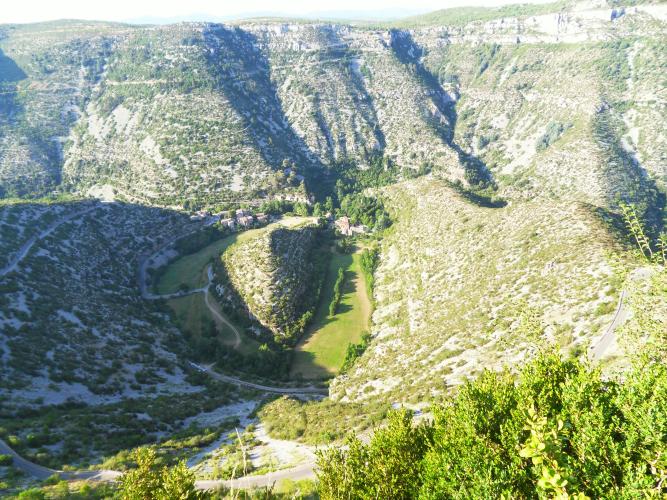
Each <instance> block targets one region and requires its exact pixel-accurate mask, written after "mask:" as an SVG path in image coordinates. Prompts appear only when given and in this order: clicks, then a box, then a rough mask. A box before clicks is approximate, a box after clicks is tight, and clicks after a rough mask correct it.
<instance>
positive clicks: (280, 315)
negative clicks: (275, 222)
mask: <svg viewBox="0 0 667 500" xmlns="http://www.w3.org/2000/svg"><path fill="white" fill-rule="evenodd" d="M318 232H320V229H318V228H317V227H305V228H301V229H286V228H276V229H273V230H270V231H266V232H263V233H262V234H260V235H259V236H258V237H256V238H254V239H251V240H248V241H244V242H240V243H239V244H236V245H233V246H232V247H230V248H229V249H228V250H227V251H226V252H225V253H224V254H223V261H224V264H225V269H226V271H227V274H228V276H229V283H230V284H231V285H232V286H233V287H234V288H235V289H236V291H237V292H238V293H239V294H240V295H241V297H242V299H243V302H244V303H245V305H246V307H247V308H248V310H249V311H250V313H251V314H252V315H253V316H254V317H256V318H257V320H258V321H259V322H260V323H261V324H262V325H264V326H265V327H266V328H268V329H269V330H271V332H273V334H274V336H275V337H276V339H278V340H280V341H281V342H284V343H290V342H293V341H294V340H295V339H297V338H298V337H299V336H300V335H301V334H302V333H303V331H304V329H305V327H306V326H307V325H308V323H309V322H310V320H311V319H312V316H313V311H314V308H315V306H316V305H317V302H318V300H319V296H320V288H321V284H322V279H323V276H324V274H325V269H326V265H327V258H328V256H329V250H328V249H327V248H326V247H323V246H322V242H321V241H318V238H317V235H318Z"/></svg>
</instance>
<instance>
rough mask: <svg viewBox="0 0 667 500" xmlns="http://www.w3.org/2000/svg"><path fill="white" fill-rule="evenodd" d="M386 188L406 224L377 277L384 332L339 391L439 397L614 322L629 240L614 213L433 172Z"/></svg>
mask: <svg viewBox="0 0 667 500" xmlns="http://www.w3.org/2000/svg"><path fill="white" fill-rule="evenodd" d="M386 198H387V201H388V202H389V204H390V208H391V209H392V212H393V213H394V214H396V222H395V224H394V226H392V229H391V234H390V235H389V236H388V237H386V238H385V240H384V242H383V246H382V252H381V264H380V266H379V268H378V271H377V275H376V283H375V300H376V310H375V313H374V315H373V323H374V326H373V328H372V335H373V340H372V342H371V344H370V347H369V348H368V350H367V351H366V353H365V354H364V355H363V356H362V357H361V358H360V359H359V360H358V361H357V363H355V365H354V367H353V369H352V370H351V371H350V372H349V374H348V375H345V376H341V377H339V378H338V379H336V381H335V382H334V384H333V387H332V395H333V397H335V398H337V399H340V400H362V399H366V398H378V397H379V398H390V400H391V401H404V402H418V401H422V402H423V401H427V400H428V399H429V398H430V397H432V396H433V395H435V394H440V393H442V392H443V391H445V390H446V389H447V388H448V387H451V386H454V385H457V384H460V383H461V382H462V381H464V380H465V379H466V378H467V377H471V376H473V375H475V374H477V373H479V372H480V371H481V370H483V369H484V368H491V367H497V368H501V367H502V366H503V365H505V364H509V365H514V364H516V363H520V362H521V361H522V360H524V359H525V358H526V357H527V356H529V355H530V353H531V352H533V351H534V349H535V348H536V346H539V345H541V344H542V343H544V342H556V343H557V344H559V345H560V346H562V347H563V349H564V350H566V351H570V352H573V353H575V354H578V355H585V354H586V353H587V349H588V347H589V345H590V344H591V342H593V341H595V340H596V339H597V338H599V337H600V336H601V335H602V334H603V333H604V329H605V328H606V327H607V325H608V323H609V322H610V321H611V318H612V316H613V313H614V311H615V309H616V304H617V300H618V296H619V294H620V291H621V290H620V288H621V287H622V284H621V283H622V281H621V280H620V278H619V277H618V276H617V275H616V274H615V273H614V271H613V268H614V262H615V261H614V260H613V259H611V257H610V255H611V252H613V251H615V250H616V251H617V250H619V249H620V247H618V246H617V244H616V243H615V242H614V238H612V234H613V232H614V230H613V220H612V219H610V218H609V216H608V215H606V214H605V213H604V212H600V211H599V210H597V209H595V208H594V207H592V206H590V205H583V204H573V205H562V204H556V203H547V202H545V201H544V200H540V201H525V202H515V203H511V204H508V205H507V206H505V207H502V208H486V207H482V206H479V205H476V204H474V203H471V202H470V201H469V200H468V199H466V198H465V197H464V196H462V195H461V194H460V193H458V192H457V191H456V190H454V189H452V187H450V185H448V184H447V183H446V182H444V181H443V180H441V179H437V178H431V177H426V178H422V179H419V180H417V181H410V182H407V183H403V184H399V185H397V186H394V187H392V188H390V189H388V190H387V192H386ZM538 325H543V326H544V327H546V337H540V338H538V337H536V336H535V333H534V332H535V329H534V328H532V327H534V326H538ZM531 328H532V329H531ZM531 332H532V333H531ZM408 387H409V388H410V390H406V389H407V388H408Z"/></svg>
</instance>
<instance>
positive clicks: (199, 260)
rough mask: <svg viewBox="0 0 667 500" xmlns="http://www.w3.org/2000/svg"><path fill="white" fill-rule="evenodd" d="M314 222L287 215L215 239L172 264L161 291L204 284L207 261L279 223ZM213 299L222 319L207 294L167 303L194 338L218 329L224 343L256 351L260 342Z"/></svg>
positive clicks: (183, 327) (219, 338)
mask: <svg viewBox="0 0 667 500" xmlns="http://www.w3.org/2000/svg"><path fill="white" fill-rule="evenodd" d="M310 222H312V218H305V217H286V218H284V219H281V220H279V221H278V222H274V223H273V224H270V225H268V226H265V227H263V228H258V229H251V230H248V231H242V232H239V233H234V234H231V235H229V236H227V237H226V238H222V239H220V240H218V241H214V242H213V243H210V244H209V245H207V246H205V247H204V248H202V249H201V250H199V251H197V252H194V253H191V254H189V255H184V256H182V257H180V258H178V259H176V260H175V261H174V262H172V263H171V264H169V266H168V267H167V268H166V269H165V270H164V272H163V274H162V275H161V276H160V279H159V281H158V284H157V293H159V294H169V293H175V292H177V291H178V290H179V288H180V287H181V286H182V285H185V286H187V288H188V289H196V288H201V287H204V286H206V284H207V283H208V277H207V273H206V269H207V264H208V263H209V262H210V261H211V260H212V259H216V258H218V257H219V256H220V255H221V254H222V253H223V252H224V251H225V250H226V249H227V248H229V247H230V246H231V245H232V244H234V243H236V242H242V241H246V240H249V239H252V238H256V237H257V236H259V235H260V234H262V233H263V232H265V231H269V230H271V228H273V227H275V226H277V225H279V226H284V227H296V226H300V225H302V224H307V223H310ZM209 301H211V304H212V306H213V307H214V308H215V310H216V311H217V313H218V315H219V316H220V317H221V318H222V319H220V317H218V318H216V317H215V315H214V314H213V313H211V311H210V310H209V308H208V307H207V306H206V303H205V298H204V294H203V293H197V294H194V295H189V296H186V297H179V298H175V299H169V300H168V301H167V304H168V305H169V307H170V308H171V309H172V310H173V311H174V314H175V317H176V320H177V321H178V324H179V327H180V328H181V330H182V331H183V332H185V333H186V334H187V335H191V336H193V337H194V338H202V337H213V336H214V335H215V333H214V332H216V331H217V335H219V336H218V341H219V342H221V343H222V344H223V345H226V346H229V347H234V348H235V349H237V350H239V351H240V352H242V353H244V354H251V353H253V352H256V351H257V349H258V348H259V343H258V342H257V341H256V340H254V339H253V338H251V337H249V336H247V335H245V334H244V332H243V330H242V329H241V328H239V327H238V326H237V325H233V322H232V321H231V320H229V318H228V317H227V316H226V315H225V314H224V313H223V312H222V310H221V308H220V305H219V304H218V303H217V302H216V301H215V298H214V297H213V296H212V295H210V296H209ZM229 323H232V325H233V326H230V325H229ZM212 328H213V330H212ZM234 329H235V330H236V332H237V333H238V337H239V338H240V343H239V342H237V335H236V334H235V333H234Z"/></svg>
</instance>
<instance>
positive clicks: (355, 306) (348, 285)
mask: <svg viewBox="0 0 667 500" xmlns="http://www.w3.org/2000/svg"><path fill="white" fill-rule="evenodd" d="M360 258H361V250H358V251H356V252H355V253H354V254H351V255H349V254H339V253H334V254H333V256H332V258H331V262H330V264H329V269H328V273H327V278H326V281H325V283H324V287H323V290H322V297H321V298H320V304H319V306H318V308H317V311H316V313H315V319H314V320H313V323H312V326H311V327H310V329H309V331H308V332H307V333H306V335H304V337H303V338H302V339H301V341H300V342H299V343H298V344H297V346H296V349H295V353H294V361H293V364H292V371H291V373H292V377H298V376H301V377H303V378H306V379H323V378H329V377H331V376H333V375H335V374H336V373H338V371H339V370H340V368H341V366H342V364H343V362H344V361H345V354H346V352H347V346H348V344H350V343H357V342H359V341H360V339H361V335H362V333H363V332H364V331H367V330H368V328H369V322H370V315H371V302H370V299H369V297H368V292H367V287H366V282H365V279H364V276H363V273H362V272H361V267H360V264H359V261H360ZM339 269H343V270H344V273H345V281H344V283H343V289H342V296H341V300H340V304H339V305H338V307H337V312H336V314H335V315H334V316H333V317H331V316H330V315H329V304H330V303H331V300H332V298H333V293H334V292H333V288H334V282H335V281H336V276H337V274H338V270H339Z"/></svg>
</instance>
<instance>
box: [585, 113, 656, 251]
mask: <svg viewBox="0 0 667 500" xmlns="http://www.w3.org/2000/svg"><path fill="white" fill-rule="evenodd" d="M617 119H618V118H616V117H614V115H613V113H612V110H611V109H610V107H609V105H605V106H603V107H602V108H601V109H600V110H599V111H598V112H597V113H596V114H595V117H594V119H593V134H594V136H595V139H596V140H597V142H598V144H600V145H601V146H602V148H603V150H605V151H606V153H607V155H608V161H606V162H605V164H604V165H605V169H606V171H605V174H607V176H608V177H609V179H608V180H609V190H608V193H607V197H608V200H609V204H610V205H611V206H616V205H617V204H618V202H619V200H621V201H623V202H625V203H629V204H634V205H636V206H637V208H638V210H639V213H640V214H641V215H642V219H643V220H644V221H645V223H646V225H647V229H648V232H649V233H650V236H651V237H652V238H654V239H655V238H657V236H658V235H659V234H660V232H661V231H662V230H663V229H664V227H665V222H666V221H665V220H664V216H665V207H666V205H667V197H666V193H665V192H663V191H661V190H660V188H659V187H658V185H657V183H656V182H655V180H654V179H652V178H651V176H650V175H649V174H648V172H647V171H646V169H645V168H644V167H643V166H642V165H641V163H640V162H639V159H638V158H637V157H636V156H635V155H633V154H632V153H631V151H628V149H626V147H624V145H623V142H622V140H621V138H620V137H619V133H618V132H617V127H615V126H614V120H617ZM619 188H620V190H619Z"/></svg>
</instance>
